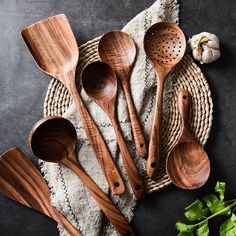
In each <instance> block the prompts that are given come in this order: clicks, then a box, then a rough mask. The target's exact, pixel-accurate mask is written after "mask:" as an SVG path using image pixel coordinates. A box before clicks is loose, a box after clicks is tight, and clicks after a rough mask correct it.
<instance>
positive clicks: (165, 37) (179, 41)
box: [144, 21, 186, 179]
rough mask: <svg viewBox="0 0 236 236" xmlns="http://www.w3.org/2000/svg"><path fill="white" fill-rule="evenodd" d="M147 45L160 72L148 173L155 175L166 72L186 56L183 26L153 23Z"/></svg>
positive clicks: (158, 73)
mask: <svg viewBox="0 0 236 236" xmlns="http://www.w3.org/2000/svg"><path fill="white" fill-rule="evenodd" d="M144 49H145V52H146V55H147V57H148V59H149V60H150V62H151V64H152V66H153V69H154V70H155V73H156V75H157V93H156V103H155V108H154V114H153V118H152V126H151V132H150V140H149V150H148V159H147V174H148V176H149V177H150V178H152V179H155V177H156V169H157V167H160V142H161V138H160V137H161V123H162V122H161V121H162V107H163V89H164V83H165V79H166V77H167V75H168V74H169V73H170V71H171V70H172V69H173V68H174V66H175V65H176V64H178V63H179V62H180V60H181V59H182V58H183V56H184V53H185V49H186V40H185V36H184V33H183V32H182V31H181V29H180V28H179V27H178V26H177V25H176V24H173V23H169V22H164V21H163V22H160V23H156V24H154V25H152V26H151V27H150V28H149V29H148V31H147V32H146V34H145V36H144Z"/></svg>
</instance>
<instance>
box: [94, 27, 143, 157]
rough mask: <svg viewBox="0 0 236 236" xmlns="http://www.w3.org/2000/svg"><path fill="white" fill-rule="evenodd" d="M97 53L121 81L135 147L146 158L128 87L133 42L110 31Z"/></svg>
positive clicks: (102, 40) (133, 53)
mask: <svg viewBox="0 0 236 236" xmlns="http://www.w3.org/2000/svg"><path fill="white" fill-rule="evenodd" d="M98 53H99V57H100V59H101V60H102V61H104V62H106V63H108V64H109V65H110V66H111V67H112V68H113V70H114V71H115V73H116V75H117V76H118V78H119V79H120V81H121V84H122V87H123V90H124V94H125V98H126V100H127V105H128V110H129V117H130V121H131V126H132V131H133V137H134V143H135V147H136V150H137V153H138V154H139V156H141V157H145V158H146V156H147V145H146V142H145V139H144V135H143V132H142V128H141V126H140V123H139V120H138V118H137V114H136V110H135V106H134V102H133V99H132V96H131V91H130V86H129V80H130V70H131V68H132V66H133V64H134V60H135V57H136V47H135V44H134V41H133V39H132V38H131V37H130V36H129V35H128V34H126V33H124V32H122V31H111V32H108V33H106V34H104V35H103V36H102V37H101V39H100V40H99V44H98Z"/></svg>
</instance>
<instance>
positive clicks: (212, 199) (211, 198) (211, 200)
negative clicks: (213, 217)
mask: <svg viewBox="0 0 236 236" xmlns="http://www.w3.org/2000/svg"><path fill="white" fill-rule="evenodd" d="M203 200H204V202H205V203H206V205H207V206H208V208H209V210H210V212H211V213H212V214H215V213H217V212H219V211H221V210H223V209H224V208H225V203H224V202H221V201H220V200H219V199H218V197H217V196H216V195H215V194H210V195H208V196H206V197H204V198H203ZM229 213H230V212H229V211H228V212H224V213H223V214H226V215H228V214H229Z"/></svg>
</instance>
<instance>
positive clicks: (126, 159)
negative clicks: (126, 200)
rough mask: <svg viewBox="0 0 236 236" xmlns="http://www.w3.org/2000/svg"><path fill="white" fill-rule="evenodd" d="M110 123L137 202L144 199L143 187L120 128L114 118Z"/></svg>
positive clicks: (112, 117) (113, 117)
mask: <svg viewBox="0 0 236 236" xmlns="http://www.w3.org/2000/svg"><path fill="white" fill-rule="evenodd" d="M110 118H111V121H112V125H113V128H114V130H115V133H116V139H117V142H118V145H119V148H120V152H121V156H122V158H123V163H124V166H125V170H126V173H127V176H128V181H129V183H130V185H131V188H132V190H133V192H134V194H135V196H136V197H137V198H138V199H139V200H143V199H144V197H145V187H144V184H143V180H142V177H141V175H140V173H139V171H138V169H137V167H136V165H135V163H134V160H133V158H132V156H131V154H130V151H129V149H128V147H127V145H126V143H125V140H124V137H123V135H122V131H121V128H120V125H119V123H118V121H117V119H116V116H115V115H114V116H111V115H110Z"/></svg>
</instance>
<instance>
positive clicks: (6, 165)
mask: <svg viewBox="0 0 236 236" xmlns="http://www.w3.org/2000/svg"><path fill="white" fill-rule="evenodd" d="M0 193H2V194H4V195H5V196H7V197H9V198H11V199H13V200H15V201H17V202H19V203H21V204H23V205H25V206H27V207H30V208H32V209H34V210H36V211H39V212H41V213H43V214H45V215H47V216H48V217H50V218H52V219H53V220H55V221H56V222H58V223H59V224H61V225H62V226H63V227H64V228H65V229H66V230H67V232H68V233H69V234H70V235H72V236H82V234H81V233H80V232H79V231H78V230H77V229H76V228H75V227H74V226H73V225H72V224H71V223H70V222H69V221H68V220H67V219H66V218H65V217H64V216H63V215H62V214H61V213H60V212H59V211H58V210H57V209H56V208H54V207H53V206H52V205H51V204H50V201H51V199H50V191H49V188H48V186H47V184H46V182H45V180H44V179H43V176H42V175H41V173H40V172H39V171H38V170H37V168H36V167H35V166H34V165H33V164H32V163H31V162H30V160H28V158H27V157H26V156H25V155H24V153H23V152H21V150H19V149H18V148H12V149H10V150H8V151H7V152H5V153H4V154H3V155H2V156H1V157H0Z"/></svg>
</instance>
